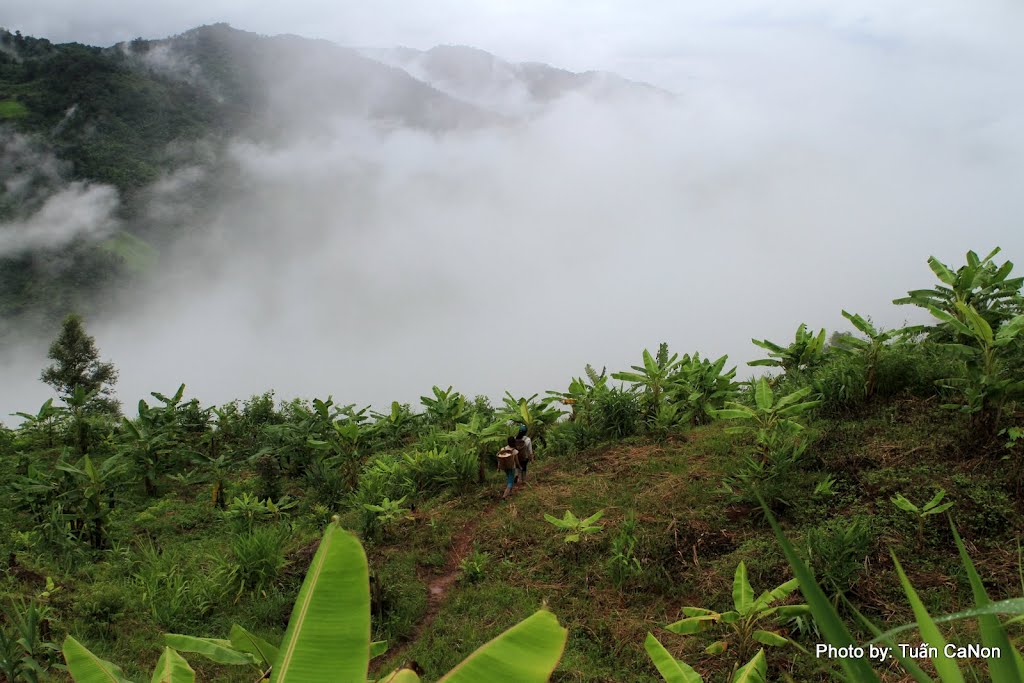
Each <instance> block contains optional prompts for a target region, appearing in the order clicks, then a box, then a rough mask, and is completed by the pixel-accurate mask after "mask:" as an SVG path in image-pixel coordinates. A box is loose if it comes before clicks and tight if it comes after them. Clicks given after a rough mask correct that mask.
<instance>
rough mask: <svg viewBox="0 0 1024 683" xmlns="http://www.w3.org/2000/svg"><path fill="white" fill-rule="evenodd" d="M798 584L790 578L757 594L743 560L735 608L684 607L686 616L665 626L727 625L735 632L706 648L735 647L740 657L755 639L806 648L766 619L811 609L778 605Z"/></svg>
mask: <svg viewBox="0 0 1024 683" xmlns="http://www.w3.org/2000/svg"><path fill="white" fill-rule="evenodd" d="M798 586H799V582H798V581H797V580H796V579H791V580H789V581H786V582H785V583H783V584H781V585H779V586H776V587H775V588H773V589H772V590H769V591H765V592H763V593H761V595H760V596H758V597H756V598H755V597H754V589H753V588H752V587H751V586H750V580H749V579H748V578H747V566H746V564H745V563H744V562H743V561H742V560H741V561H740V563H739V565H738V566H737V567H736V573H735V575H734V577H733V586H732V600H733V609H731V610H729V611H728V612H721V613H719V612H716V611H714V610H710V609H704V608H702V607H683V614H684V615H686V616H685V617H684V618H683V619H680V620H679V621H676V622H674V623H671V624H669V625H668V626H666V627H665V629H666V630H668V631H671V632H672V633H678V634H681V635H688V634H693V633H700V632H703V631H706V630H708V629H710V628H711V627H712V626H716V625H725V626H727V627H728V628H729V630H730V631H731V632H732V633H731V635H730V636H728V637H726V638H723V639H721V640H716V641H715V642H713V643H712V644H711V645H709V646H708V647H707V648H706V649H705V652H707V653H708V654H712V655H718V654H722V653H723V652H725V651H727V650H728V649H729V648H732V649H733V650H735V651H736V653H737V655H736V656H737V658H738V659H739V660H743V659H746V658H747V657H748V656H750V652H751V651H752V650H753V649H754V644H755V643H760V644H762V645H768V646H778V645H793V646H795V647H797V648H798V649H800V650H803V648H802V647H801V646H800V645H797V644H796V643H794V642H793V641H792V640H790V639H789V638H787V637H785V636H783V635H782V634H780V633H778V632H777V631H773V630H769V629H768V628H766V627H765V626H766V624H765V622H766V621H768V620H770V619H775V618H792V617H794V616H800V615H806V614H809V613H810V610H809V608H808V607H807V605H775V603H777V602H778V601H779V600H784V599H785V598H787V597H788V596H789V595H790V594H791V593H792V592H793V591H795V590H796V589H797V587H798Z"/></svg>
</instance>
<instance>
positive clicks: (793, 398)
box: [710, 377, 821, 457]
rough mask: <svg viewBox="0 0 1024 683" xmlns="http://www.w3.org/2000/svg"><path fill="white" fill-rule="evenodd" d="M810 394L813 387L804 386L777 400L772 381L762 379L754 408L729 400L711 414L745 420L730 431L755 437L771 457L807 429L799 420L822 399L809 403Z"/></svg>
mask: <svg viewBox="0 0 1024 683" xmlns="http://www.w3.org/2000/svg"><path fill="white" fill-rule="evenodd" d="M810 393H811V388H810V387H804V388H803V389H798V390H796V391H794V392H792V393H790V394H787V395H786V396H783V397H782V398H780V399H779V400H778V401H776V400H775V393H774V392H773V391H772V388H771V386H770V385H769V384H768V380H767V379H765V378H764V377H762V378H761V379H759V380H758V381H757V383H756V384H754V405H753V406H747V405H744V404H742V403H737V402H735V401H729V402H727V403H726V404H725V408H722V409H721V410H712V411H710V412H711V414H712V415H713V416H714V417H715V418H717V419H720V420H742V421H743V422H744V424H740V425H736V426H733V427H728V428H727V429H726V431H727V432H729V433H730V434H742V433H751V434H753V435H754V436H755V438H756V440H757V444H758V452H759V453H760V455H761V456H762V457H767V456H768V455H769V454H770V453H772V452H774V451H776V450H777V449H778V448H780V447H781V446H782V445H783V444H784V443H785V442H786V441H788V440H789V438H790V437H792V436H793V435H795V434H796V433H797V432H800V431H802V430H803V428H804V426H803V425H802V424H801V423H800V422H799V421H798V420H796V419H795V418H796V417H797V416H798V415H800V414H802V413H806V412H807V411H809V410H811V409H812V408H814V407H815V406H817V405H818V404H819V403H821V401H820V400H819V399H812V400H810V401H805V400H804V399H805V398H807V396H808V395H810Z"/></svg>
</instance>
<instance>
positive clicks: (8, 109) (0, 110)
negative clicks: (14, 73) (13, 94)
mask: <svg viewBox="0 0 1024 683" xmlns="http://www.w3.org/2000/svg"><path fill="white" fill-rule="evenodd" d="M26 116H28V108H27V107H26V106H25V105H24V104H22V103H21V102H19V101H18V100H15V99H7V100H0V119H22V118H25V117H26Z"/></svg>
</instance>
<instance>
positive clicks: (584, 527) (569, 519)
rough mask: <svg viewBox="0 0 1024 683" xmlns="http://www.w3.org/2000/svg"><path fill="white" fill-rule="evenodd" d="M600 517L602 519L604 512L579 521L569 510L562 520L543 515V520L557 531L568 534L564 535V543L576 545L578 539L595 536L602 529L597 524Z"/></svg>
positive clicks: (599, 511) (601, 525)
mask: <svg viewBox="0 0 1024 683" xmlns="http://www.w3.org/2000/svg"><path fill="white" fill-rule="evenodd" d="M602 517H604V510H598V511H597V512H595V513H594V514H592V515H590V516H589V517H586V518H584V519H580V518H579V517H577V516H576V515H574V514H573V513H572V512H571V511H569V510H566V511H565V514H563V515H562V519H559V518H558V517H554V516H552V515H547V514H546V515H544V519H546V520H547V521H548V522H549V523H551V524H553V525H555V527H556V528H557V529H560V530H561V531H567V532H568V533H567V534H566V535H565V542H566V543H578V542H579V540H580V538H582V537H583V536H589V535H590V534H596V533H598V532H599V531H601V530H602V529H604V525H603V524H597V520H599V519H601V518H602Z"/></svg>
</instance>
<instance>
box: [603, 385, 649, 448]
mask: <svg viewBox="0 0 1024 683" xmlns="http://www.w3.org/2000/svg"><path fill="white" fill-rule="evenodd" d="M641 423H642V422H641V414H640V402H639V400H638V399H637V397H636V394H633V393H630V392H628V391H621V390H619V389H611V390H609V391H606V392H603V393H601V394H598V395H597V396H596V398H595V399H594V417H593V424H594V427H595V429H596V430H597V432H598V433H599V434H600V435H601V436H603V437H605V438H615V439H623V438H625V437H627V436H633V435H634V434H637V433H638V432H639V431H640V425H641Z"/></svg>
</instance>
